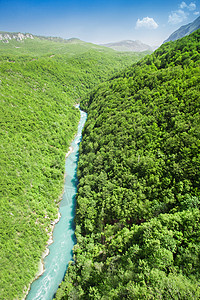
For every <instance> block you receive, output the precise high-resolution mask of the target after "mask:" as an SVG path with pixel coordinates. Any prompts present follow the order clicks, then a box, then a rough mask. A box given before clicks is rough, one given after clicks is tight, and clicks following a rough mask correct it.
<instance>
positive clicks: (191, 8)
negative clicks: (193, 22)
mask: <svg viewBox="0 0 200 300" xmlns="http://www.w3.org/2000/svg"><path fill="white" fill-rule="evenodd" d="M188 9H189V10H195V9H196V4H195V3H194V2H191V3H190V4H189V5H188Z"/></svg>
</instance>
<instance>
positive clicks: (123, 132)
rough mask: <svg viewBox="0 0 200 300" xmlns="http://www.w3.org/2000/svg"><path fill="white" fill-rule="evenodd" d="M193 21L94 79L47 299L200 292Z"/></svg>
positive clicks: (199, 64)
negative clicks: (63, 243) (72, 197)
mask: <svg viewBox="0 0 200 300" xmlns="http://www.w3.org/2000/svg"><path fill="white" fill-rule="evenodd" d="M199 88H200V30H199V31H196V32H195V33H193V34H192V35H190V36H188V37H185V38H183V39H181V40H178V41H176V42H173V43H168V44H166V45H163V46H161V47H160V48H159V49H158V50H157V51H155V52H154V53H153V54H152V55H150V56H147V57H146V58H144V59H143V60H142V61H140V62H138V63H137V64H135V65H134V66H133V67H131V68H128V69H127V70H126V71H125V72H123V73H121V74H119V75H118V76H115V77H113V78H112V80H110V81H107V82H106V83H103V84H101V85H100V86H99V87H98V88H97V89H95V90H94V91H93V92H92V93H91V95H90V96H89V97H87V98H86V99H85V100H84V101H83V102H82V108H84V109H86V110H87V111H88V119H87V122H86V126H85V129H84V132H83V140H82V143H81V147H80V160H79V165H78V177H79V186H78V196H77V210H76V236H77V241H78V243H77V245H76V246H75V248H74V255H75V256H74V259H75V263H72V264H71V265H70V267H69V268H68V272H67V274H66V277H65V281H64V282H63V283H62V285H61V288H60V289H59V290H58V292H57V296H56V299H199V298H200V281H199V278H200V257H199V252H200V225H199V224H200V223H199V222H200V210H199V209H200V190H199V187H200V182H199V180H200V160H199V158H200V155H199V154H200V152H199V146H200V96H199V95H200V93H199V92H200V91H199Z"/></svg>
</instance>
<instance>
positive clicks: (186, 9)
mask: <svg viewBox="0 0 200 300" xmlns="http://www.w3.org/2000/svg"><path fill="white" fill-rule="evenodd" d="M195 9H196V4H195V3H194V2H190V4H189V5H188V4H187V3H186V2H185V1H182V2H181V4H180V5H179V9H178V10H175V11H172V12H171V13H170V15H169V19H168V22H169V23H170V24H174V25H175V24H179V23H182V22H183V21H185V20H186V19H187V17H188V15H189V13H190V12H192V11H194V10H195ZM193 14H195V15H198V14H199V13H198V12H194V13H193Z"/></svg>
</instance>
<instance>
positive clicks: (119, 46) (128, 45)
mask: <svg viewBox="0 0 200 300" xmlns="http://www.w3.org/2000/svg"><path fill="white" fill-rule="evenodd" d="M102 46H105V47H108V48H112V49H114V50H116V51H134V52H143V51H147V50H149V51H152V48H151V47H150V46H148V45H146V44H143V43H142V42H140V41H131V40H125V41H121V42H116V43H109V44H104V45H102Z"/></svg>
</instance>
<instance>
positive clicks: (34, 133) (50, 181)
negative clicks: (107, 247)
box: [0, 38, 142, 300]
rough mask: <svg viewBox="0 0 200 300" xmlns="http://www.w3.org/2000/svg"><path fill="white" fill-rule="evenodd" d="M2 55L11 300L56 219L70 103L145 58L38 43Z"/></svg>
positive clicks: (5, 275) (3, 181) (4, 290)
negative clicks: (31, 54) (109, 77)
mask: <svg viewBox="0 0 200 300" xmlns="http://www.w3.org/2000/svg"><path fill="white" fill-rule="evenodd" d="M14 45H18V46H17V47H19V46H20V48H16V47H14ZM62 45H65V48H64V46H62ZM59 49H60V50H59ZM86 49H87V51H86ZM18 50H20V51H19V52H18ZM54 51H56V53H55V52H54ZM0 52H1V56H0V101H1V106H0V119H1V128H0V131H1V146H0V152H1V153H0V165H1V178H0V190H1V213H0V218H1V220H0V224H1V225H0V226H1V227H0V236H1V238H0V239H1V240H0V244H1V249H0V257H1V268H0V269H1V271H0V278H1V283H0V299H6V300H10V299H20V298H21V297H22V294H23V289H24V290H26V289H27V286H28V284H29V283H30V281H31V280H33V278H34V277H35V274H36V272H37V268H38V262H39V260H40V257H41V255H42V252H43V250H44V248H45V245H46V242H47V240H48V238H49V236H48V233H49V232H50V231H51V229H52V226H51V223H52V222H53V220H54V219H55V218H57V207H58V202H59V199H60V196H61V194H62V189H63V180H64V161H65V153H66V152H68V147H69V143H70V141H71V140H72V138H73V136H74V133H75V132H76V129H77V125H78V121H79V113H78V111H77V110H76V109H75V107H74V104H75V103H76V102H77V101H79V100H77V99H79V98H80V97H82V96H83V95H85V94H86V93H87V92H88V91H89V90H90V89H91V88H92V87H95V86H96V85H97V84H98V83H100V82H102V81H103V80H106V79H107V78H108V76H111V75H112V76H113V74H114V72H115V71H119V70H120V69H121V68H122V67H124V66H127V65H130V63H132V62H134V61H135V60H138V58H139V57H140V56H142V55H138V56H137V55H136V56H135V55H130V54H128V55H127V54H125V55H124V54H120V53H115V52H114V51H112V50H109V51H107V50H106V52H103V51H99V48H98V50H95V48H93V46H92V45H90V46H88V45H87V46H86V47H85V45H83V47H82V48H81V45H80V44H79V45H78V47H77V45H75V44H73V43H70V46H69V47H68V45H67V44H64V43H60V42H52V41H46V40H45V41H43V40H41V39H39V38H38V39H26V40H23V41H16V40H11V41H10V42H9V43H5V44H4V43H2V44H1V47H0ZM52 52H53V53H54V55H53V54H49V53H52ZM9 53H10V54H9ZM17 53H18V55H17ZM22 53H23V54H22ZM30 53H33V54H34V55H33V56H30ZM63 53H66V54H63Z"/></svg>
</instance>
